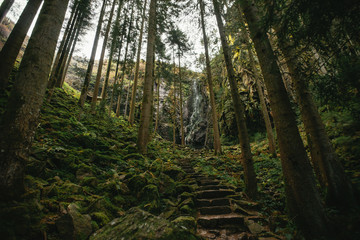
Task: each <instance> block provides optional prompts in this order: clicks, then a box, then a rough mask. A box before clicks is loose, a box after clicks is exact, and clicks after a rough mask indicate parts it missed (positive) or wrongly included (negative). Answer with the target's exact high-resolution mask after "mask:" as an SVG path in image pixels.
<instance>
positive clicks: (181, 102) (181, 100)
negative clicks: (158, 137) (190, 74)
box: [179, 48, 185, 146]
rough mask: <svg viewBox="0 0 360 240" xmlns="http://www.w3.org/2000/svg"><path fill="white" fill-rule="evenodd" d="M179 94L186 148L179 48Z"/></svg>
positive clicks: (183, 137)
mask: <svg viewBox="0 0 360 240" xmlns="http://www.w3.org/2000/svg"><path fill="white" fill-rule="evenodd" d="M179 94H180V132H181V145H182V146H185V131H184V117H183V106H182V105H183V98H182V83H181V64H180V48H179Z"/></svg>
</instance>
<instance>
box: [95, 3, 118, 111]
mask: <svg viewBox="0 0 360 240" xmlns="http://www.w3.org/2000/svg"><path fill="white" fill-rule="evenodd" d="M122 4H123V1H122V0H121V2H120V3H119V7H118V11H117V14H116V19H115V26H118V24H119V21H120V14H121V9H122ZM116 40H117V39H116V36H113V39H112V42H111V47H110V53H109V63H108V67H107V70H106V76H105V81H104V84H103V88H102V90H101V104H100V105H101V106H102V107H105V102H106V94H107V88H108V84H109V76H110V72H111V65H112V61H113V55H114V51H115V46H116Z"/></svg>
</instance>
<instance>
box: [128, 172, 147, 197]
mask: <svg viewBox="0 0 360 240" xmlns="http://www.w3.org/2000/svg"><path fill="white" fill-rule="evenodd" d="M146 184H147V180H146V178H145V177H144V176H140V175H135V176H133V177H132V178H130V179H129V182H128V184H127V186H128V187H129V189H130V190H131V191H132V192H134V193H138V192H140V191H141V189H142V188H143V187H145V186H146Z"/></svg>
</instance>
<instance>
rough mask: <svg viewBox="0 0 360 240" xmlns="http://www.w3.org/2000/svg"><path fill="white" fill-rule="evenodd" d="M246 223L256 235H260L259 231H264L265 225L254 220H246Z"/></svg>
mask: <svg viewBox="0 0 360 240" xmlns="http://www.w3.org/2000/svg"><path fill="white" fill-rule="evenodd" d="M245 225H246V226H247V227H248V229H249V230H250V232H251V233H252V234H254V235H258V234H259V233H261V232H263V231H264V227H263V226H261V225H260V224H258V223H256V222H254V221H253V220H245Z"/></svg>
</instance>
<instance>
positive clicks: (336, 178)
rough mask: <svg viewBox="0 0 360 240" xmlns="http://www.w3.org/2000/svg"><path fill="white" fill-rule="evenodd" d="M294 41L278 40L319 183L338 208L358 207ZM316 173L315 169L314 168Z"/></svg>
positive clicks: (332, 203)
mask: <svg viewBox="0 0 360 240" xmlns="http://www.w3.org/2000/svg"><path fill="white" fill-rule="evenodd" d="M290 44H291V43H289V42H283V41H279V45H280V47H281V51H282V53H283V54H284V57H285V60H286V63H287V66H288V69H289V73H290V76H291V78H292V81H293V84H294V88H295V93H296V99H297V103H298V104H299V106H300V113H301V118H302V121H303V123H304V126H305V131H306V133H307V135H308V137H309V140H310V141H309V147H310V154H311V160H312V163H313V165H314V168H315V169H317V170H318V171H317V177H318V179H319V182H320V183H322V184H323V186H325V188H326V194H327V195H326V199H327V203H328V204H329V205H332V206H337V207H338V208H352V207H354V206H356V201H355V198H354V194H353V190H352V186H351V183H350V181H349V179H348V178H347V176H346V173H345V171H344V169H343V167H342V165H341V163H340V162H339V159H338V157H337V155H336V153H335V151H334V149H333V148H332V146H331V142H330V139H329V137H328V135H327V133H326V131H325V126H324V123H323V122H322V120H321V117H320V114H319V112H318V110H317V107H316V105H315V103H314V101H313V98H312V96H311V93H310V91H309V90H308V88H307V86H306V81H307V80H306V78H304V77H305V76H304V75H302V74H300V72H299V71H298V69H301V63H300V62H299V61H298V59H297V58H296V56H297V55H295V53H293V52H292V49H293V46H290ZM315 172H316V171H315Z"/></svg>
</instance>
